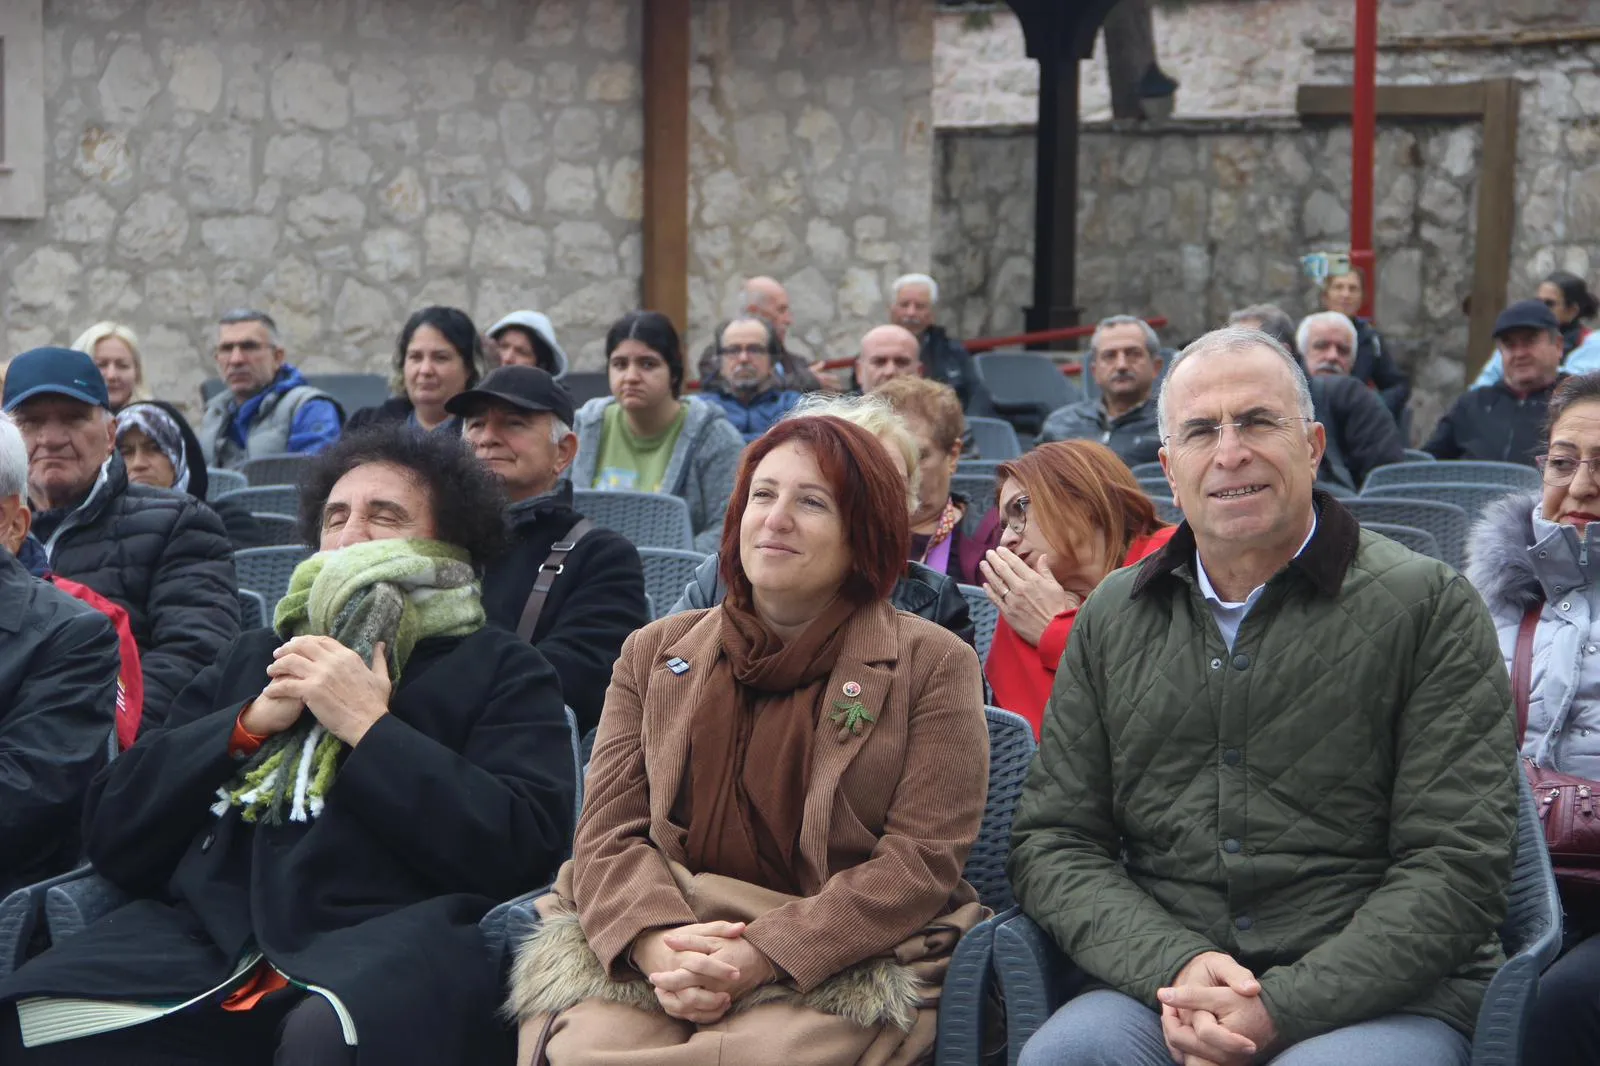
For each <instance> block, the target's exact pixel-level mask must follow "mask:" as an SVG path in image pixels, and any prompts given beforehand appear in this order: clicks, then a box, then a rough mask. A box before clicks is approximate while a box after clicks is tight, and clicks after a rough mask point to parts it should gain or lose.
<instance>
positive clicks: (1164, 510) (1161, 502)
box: [1150, 496, 1183, 526]
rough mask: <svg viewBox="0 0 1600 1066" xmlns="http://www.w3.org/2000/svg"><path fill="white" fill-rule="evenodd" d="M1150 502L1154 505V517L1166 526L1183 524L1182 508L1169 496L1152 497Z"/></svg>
mask: <svg viewBox="0 0 1600 1066" xmlns="http://www.w3.org/2000/svg"><path fill="white" fill-rule="evenodd" d="M1150 502H1151V503H1153V504H1155V505H1156V517H1157V518H1159V519H1161V520H1162V521H1163V522H1165V523H1167V525H1169V526H1176V525H1182V524H1183V508H1181V507H1179V506H1178V504H1177V501H1176V500H1174V499H1173V498H1172V497H1171V496H1152V497H1150Z"/></svg>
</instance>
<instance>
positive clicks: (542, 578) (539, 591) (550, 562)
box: [517, 518, 594, 640]
mask: <svg viewBox="0 0 1600 1066" xmlns="http://www.w3.org/2000/svg"><path fill="white" fill-rule="evenodd" d="M592 529H594V523H593V522H591V521H589V519H587V518H580V519H578V521H577V522H575V523H573V526H572V528H571V529H569V530H567V539H566V540H558V541H556V542H555V543H554V544H552V545H550V555H549V557H548V558H546V559H545V561H544V562H542V563H540V564H539V573H538V574H537V575H535V577H534V579H533V589H532V590H531V591H530V592H529V593H528V602H527V603H526V604H525V605H524V606H523V608H522V620H521V621H520V622H518V623H517V636H519V637H521V638H522V639H523V640H532V639H533V631H534V629H535V628H536V627H537V626H538V625H539V615H541V614H543V613H544V603H545V601H546V600H548V599H549V598H550V589H551V588H552V587H553V586H554V585H555V583H556V578H558V577H560V576H561V571H563V570H565V569H566V568H567V563H566V559H567V556H568V555H570V554H572V550H573V549H574V548H576V547H577V546H578V541H580V540H582V539H583V538H584V537H585V536H587V535H588V533H589V531H590V530H592Z"/></svg>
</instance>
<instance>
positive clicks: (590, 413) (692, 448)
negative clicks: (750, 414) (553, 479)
mask: <svg viewBox="0 0 1600 1066" xmlns="http://www.w3.org/2000/svg"><path fill="white" fill-rule="evenodd" d="M613 403H616V400H615V399H613V398H612V397H610V396H600V397H597V398H595V399H593V400H590V401H589V402H588V403H586V404H584V405H583V406H582V407H580V408H578V413H577V416H576V418H575V422H576V424H575V425H574V426H573V427H572V428H573V429H574V431H576V432H577V434H578V457H577V459H575V460H574V461H573V463H572V475H571V476H572V485H573V487H574V488H579V489H589V488H593V487H594V478H595V465H596V464H597V463H598V462H599V461H600V434H601V431H602V430H603V428H604V426H605V412H606V408H607V407H609V406H611V405H612V404H613ZM683 403H684V405H685V406H686V407H688V409H689V414H688V417H687V418H685V419H684V423H683V432H682V433H680V434H679V435H678V443H677V444H675V445H674V446H673V448H672V458H671V459H669V460H668V462H667V472H666V474H665V475H663V476H662V478H661V490H662V491H663V492H668V493H671V494H672V495H674V496H680V497H682V498H683V500H684V502H685V503H687V504H688V505H689V524H690V525H692V526H693V527H694V546H695V548H696V549H698V550H700V551H703V552H714V551H716V550H717V545H718V543H719V542H720V541H721V539H722V516H723V514H724V512H726V511H727V509H728V497H729V496H731V495H732V494H733V478H734V474H735V473H736V472H737V471H738V468H739V453H740V452H742V451H744V439H743V438H742V437H740V436H739V431H738V430H737V429H734V428H733V423H731V422H729V421H728V416H727V415H725V414H723V412H722V408H721V407H719V406H717V405H714V404H710V403H707V402H706V401H705V400H702V399H700V398H699V397H698V396H685V397H684V398H683Z"/></svg>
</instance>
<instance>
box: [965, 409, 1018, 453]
mask: <svg viewBox="0 0 1600 1066" xmlns="http://www.w3.org/2000/svg"><path fill="white" fill-rule="evenodd" d="M967 429H968V430H970V431H971V432H972V441H973V443H974V444H976V445H977V446H978V456H979V458H982V459H996V460H1005V459H1015V458H1016V457H1017V456H1019V455H1021V454H1022V442H1021V441H1020V440H1018V439H1017V431H1016V430H1015V429H1014V428H1013V427H1012V425H1011V423H1010V422H1007V421H1006V420H1005V419H1003V418H984V417H982V416H980V415H973V416H971V417H969V418H968V419H967Z"/></svg>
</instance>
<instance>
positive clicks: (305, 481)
mask: <svg viewBox="0 0 1600 1066" xmlns="http://www.w3.org/2000/svg"><path fill="white" fill-rule="evenodd" d="M372 463H387V464H389V465H390V466H398V467H400V468H401V469H403V470H406V471H409V472H410V474H411V475H412V477H413V478H414V479H415V480H416V481H417V482H418V483H419V484H420V485H421V486H422V489H423V491H424V492H426V493H427V494H428V503H429V505H430V506H431V507H432V508H433V524H434V537H435V539H437V540H441V541H444V542H445V543H446V544H454V545H455V546H456V547H458V548H464V549H465V550H466V552H467V554H468V555H469V556H470V557H471V559H472V566H473V568H474V569H475V570H477V571H478V572H480V573H482V571H483V568H484V567H485V566H487V565H488V564H489V563H491V562H493V561H494V560H495V558H497V557H498V556H499V555H500V554H501V552H503V551H504V550H505V547H506V544H507V532H506V519H505V511H506V496H505V489H504V488H502V487H501V484H500V479H499V478H497V477H495V476H494V475H493V474H491V473H490V472H489V470H488V468H487V467H485V466H484V465H483V464H482V463H480V462H478V459H477V457H476V456H474V455H473V454H472V451H471V450H470V449H469V448H468V447H467V445H466V444H465V442H463V441H462V440H461V438H460V437H452V436H449V435H446V434H439V433H423V432H419V431H418V430H417V429H415V428H414V427H411V426H407V425H406V424H404V423H385V424H380V425H376V426H371V427H368V428H366V429H360V430H357V431H356V432H354V433H351V434H350V435H349V436H347V437H345V438H343V439H342V440H340V441H338V442H337V443H336V444H334V445H333V447H331V448H329V449H328V450H327V451H325V452H323V453H322V454H321V455H318V456H317V457H316V458H314V459H312V460H311V462H310V463H309V464H308V465H307V467H306V470H305V473H303V474H302V475H301V477H300V515H299V521H300V537H301V539H303V540H304V541H305V543H306V544H308V545H310V546H311V547H312V548H315V547H317V546H318V545H319V544H320V543H321V542H322V511H323V508H324V507H326V506H327V503H328V497H329V496H330V495H332V494H333V487H334V486H335V485H337V484H338V483H339V479H340V478H342V477H344V476H345V475H346V474H348V473H350V471H352V470H354V469H355V468H356V467H358V466H367V465H369V464H372Z"/></svg>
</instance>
